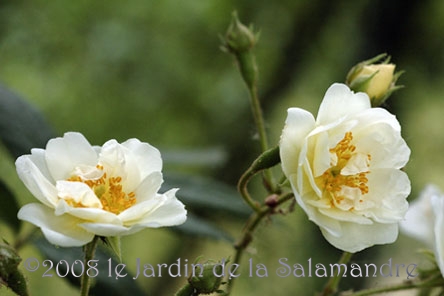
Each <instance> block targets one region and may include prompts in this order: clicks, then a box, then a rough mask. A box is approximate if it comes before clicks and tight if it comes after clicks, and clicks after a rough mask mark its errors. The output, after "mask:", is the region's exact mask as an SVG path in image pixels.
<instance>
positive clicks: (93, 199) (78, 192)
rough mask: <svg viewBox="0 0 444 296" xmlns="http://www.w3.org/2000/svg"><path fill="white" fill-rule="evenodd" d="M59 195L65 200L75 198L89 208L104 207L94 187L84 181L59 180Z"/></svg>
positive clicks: (75, 200)
mask: <svg viewBox="0 0 444 296" xmlns="http://www.w3.org/2000/svg"><path fill="white" fill-rule="evenodd" d="M56 188H57V191H58V196H59V197H60V198H63V199H65V200H73V201H74V202H76V203H80V204H81V205H82V206H85V207H89V208H102V203H101V202H100V200H99V199H98V198H97V196H96V195H95V193H94V192H93V191H92V189H91V188H90V187H89V186H88V185H86V184H85V183H82V182H71V181H57V183H56Z"/></svg>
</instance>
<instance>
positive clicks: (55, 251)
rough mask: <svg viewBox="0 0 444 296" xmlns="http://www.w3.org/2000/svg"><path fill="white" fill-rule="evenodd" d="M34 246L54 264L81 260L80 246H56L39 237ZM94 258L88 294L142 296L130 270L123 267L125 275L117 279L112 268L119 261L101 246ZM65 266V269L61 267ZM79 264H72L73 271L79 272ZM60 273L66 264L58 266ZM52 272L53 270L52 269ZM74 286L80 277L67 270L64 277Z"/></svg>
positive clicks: (63, 270) (78, 283)
mask: <svg viewBox="0 0 444 296" xmlns="http://www.w3.org/2000/svg"><path fill="white" fill-rule="evenodd" d="M35 245H36V247H37V248H38V249H39V250H40V252H42V254H43V255H44V256H45V257H46V258H48V259H49V260H51V261H52V262H53V263H54V265H56V264H57V262H59V261H60V260H66V261H67V262H68V263H70V264H72V263H73V262H74V261H75V260H81V261H83V258H84V254H83V251H82V248H56V247H54V246H53V245H51V244H50V243H48V242H47V241H46V240H45V239H44V238H42V237H41V238H39V239H37V240H36V241H35ZM94 259H96V260H98V265H97V267H98V270H99V272H98V276H97V277H94V284H93V285H92V287H91V289H90V295H108V296H120V295H131V296H144V295H145V292H143V291H142V289H141V288H139V286H138V285H137V283H136V281H135V280H133V275H132V274H131V272H129V271H128V269H127V268H125V270H124V272H125V273H127V275H126V276H125V277H120V278H119V279H118V280H117V279H116V276H115V274H114V268H115V266H116V265H117V264H119V262H117V261H116V260H115V259H114V258H113V257H112V256H110V254H108V253H107V252H106V251H105V250H104V248H103V247H101V246H100V245H99V247H98V248H97V250H96V254H95V257H94ZM110 259H111V266H112V268H111V272H112V274H111V276H108V275H109V270H108V267H109V261H108V260H110ZM63 268H65V269H63ZM79 268H81V266H80V265H79V264H77V265H74V270H75V271H74V273H75V274H80V273H81V270H79ZM59 270H60V272H61V273H63V274H64V273H66V265H65V264H61V265H60V268H59ZM53 272H54V270H53ZM65 278H66V279H67V280H68V281H69V282H70V283H71V284H73V285H74V286H77V287H80V277H75V276H73V275H72V272H71V271H70V272H68V274H67V276H66V277H65Z"/></svg>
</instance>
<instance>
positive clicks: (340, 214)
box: [319, 207, 373, 224]
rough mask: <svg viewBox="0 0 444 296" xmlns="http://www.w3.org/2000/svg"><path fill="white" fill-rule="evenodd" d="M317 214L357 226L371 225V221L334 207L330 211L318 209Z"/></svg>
mask: <svg viewBox="0 0 444 296" xmlns="http://www.w3.org/2000/svg"><path fill="white" fill-rule="evenodd" d="M319 212H321V213H322V214H324V215H325V216H327V217H330V218H332V219H335V220H337V221H344V222H352V223H358V224H373V222H372V220H370V219H368V218H365V217H364V216H362V215H359V214H356V213H354V212H352V211H343V210H341V209H338V208H336V207H332V208H330V209H319Z"/></svg>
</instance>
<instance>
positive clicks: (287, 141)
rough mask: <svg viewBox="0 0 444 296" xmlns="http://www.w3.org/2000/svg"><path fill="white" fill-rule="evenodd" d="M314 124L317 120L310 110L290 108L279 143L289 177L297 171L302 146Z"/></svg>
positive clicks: (282, 162) (283, 163) (282, 161)
mask: <svg viewBox="0 0 444 296" xmlns="http://www.w3.org/2000/svg"><path fill="white" fill-rule="evenodd" d="M314 126H315V120H314V117H313V115H312V114H311V113H310V112H307V111H305V110H303V109H299V108H290V109H288V116H287V120H286V121H285V127H284V129H283V131H282V136H281V140H280V143H279V149H280V151H279V153H280V156H281V164H282V169H283V171H284V173H285V174H286V176H287V177H288V176H289V175H290V174H292V173H295V172H296V171H297V166H298V164H299V154H300V151H301V147H302V145H303V144H304V141H305V137H306V136H307V135H308V133H309V132H310V131H311V130H312V129H313V128H314Z"/></svg>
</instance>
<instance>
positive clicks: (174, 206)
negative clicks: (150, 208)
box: [139, 189, 187, 227]
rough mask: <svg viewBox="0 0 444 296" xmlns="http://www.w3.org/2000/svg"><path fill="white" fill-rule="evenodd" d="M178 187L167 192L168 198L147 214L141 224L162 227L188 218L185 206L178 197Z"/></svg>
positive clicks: (173, 224)
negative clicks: (176, 194)
mask: <svg viewBox="0 0 444 296" xmlns="http://www.w3.org/2000/svg"><path fill="white" fill-rule="evenodd" d="M177 190H178V189H171V190H169V191H167V192H166V193H165V196H166V197H167V200H166V201H165V203H164V204H163V205H162V206H161V207H159V208H157V210H155V211H154V212H152V213H150V214H147V215H145V217H143V218H142V219H141V220H140V222H139V224H140V225H143V226H145V227H162V226H175V225H180V224H182V223H184V222H185V220H186V219H187V211H186V210H185V206H184V205H183V204H182V203H181V202H180V201H179V200H178V199H177V198H176V196H175V193H176V192H177Z"/></svg>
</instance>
